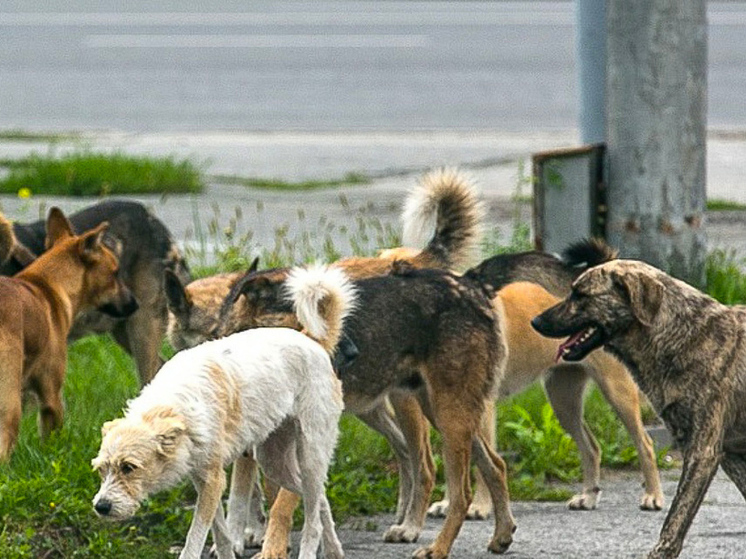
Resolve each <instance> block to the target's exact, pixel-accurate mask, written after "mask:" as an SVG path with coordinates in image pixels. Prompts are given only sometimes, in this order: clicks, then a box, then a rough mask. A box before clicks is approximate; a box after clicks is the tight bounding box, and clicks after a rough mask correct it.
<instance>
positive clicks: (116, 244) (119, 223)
mask: <svg viewBox="0 0 746 559" xmlns="http://www.w3.org/2000/svg"><path fill="white" fill-rule="evenodd" d="M104 221H106V222H108V223H109V228H108V230H107V232H106V235H105V237H104V242H105V243H106V244H107V245H108V246H109V247H110V248H111V249H112V250H113V251H114V252H116V253H117V256H118V257H119V268H120V276H121V278H122V281H123V282H124V284H125V285H126V286H127V287H128V288H129V289H130V290H131V291H132V293H133V294H134V296H135V297H136V298H137V300H138V301H139V302H140V309H139V310H138V311H137V312H136V313H134V314H132V315H131V316H129V317H127V318H124V319H122V318H119V319H117V318H114V317H112V316H110V315H108V314H106V313H102V312H100V311H98V310H94V309H90V310H88V311H86V312H84V313H81V314H80V315H78V316H76V317H75V322H74V324H73V327H72V329H71V330H70V339H71V340H74V339H77V338H80V337H82V336H85V335H88V334H90V333H104V332H111V334H112V335H113V336H114V339H115V340H116V341H117V343H118V344H119V345H121V346H122V347H123V348H124V349H125V351H127V352H128V353H129V354H130V355H132V357H133V358H134V360H135V364H136V365H137V370H138V372H139V374H140V380H141V382H142V383H146V382H148V381H149V380H150V379H151V378H152V377H153V375H154V374H155V372H156V371H157V370H158V368H159V367H160V366H161V365H162V364H163V360H162V359H161V357H160V355H159V351H160V347H161V341H162V339H163V336H164V334H165V332H166V324H167V320H168V314H167V310H166V297H165V293H164V289H163V273H164V270H171V271H173V273H175V274H176V276H177V277H179V278H180V280H181V281H182V282H186V281H188V280H189V270H188V268H187V266H186V263H185V262H184V259H183V258H182V256H181V254H180V253H179V250H178V249H177V247H176V244H175V243H174V241H173V239H172V238H171V234H170V232H169V231H168V229H167V228H166V227H165V226H164V225H163V223H161V222H160V221H159V220H158V219H156V218H155V217H154V216H153V215H152V214H151V213H150V212H148V211H147V210H146V209H145V207H144V206H143V205H142V204H139V203H137V202H130V201H123V200H107V201H104V202H100V203H98V204H94V205H93V206H90V207H88V208H85V209H83V210H81V211H79V212H76V213H73V214H71V215H70V223H71V224H72V227H73V231H77V232H78V233H82V232H84V231H89V230H91V229H94V228H96V227H98V225H100V224H101V223H102V222H104ZM1 223H2V219H0V224H1ZM3 231H6V232H7V230H6V229H5V228H4V227H0V256H2V254H4V253H5V254H9V256H8V258H7V259H5V260H3V259H2V258H0V274H2V275H8V276H10V275H13V274H16V273H18V272H19V271H20V270H22V269H23V268H25V267H26V266H28V265H29V264H30V263H31V262H32V261H33V260H34V259H35V258H36V257H37V256H38V255H40V254H42V253H43V252H44V250H45V246H44V235H45V232H44V222H43V221H36V222H33V223H14V224H13V230H12V233H13V236H12V237H9V236H8V235H7V234H3Z"/></svg>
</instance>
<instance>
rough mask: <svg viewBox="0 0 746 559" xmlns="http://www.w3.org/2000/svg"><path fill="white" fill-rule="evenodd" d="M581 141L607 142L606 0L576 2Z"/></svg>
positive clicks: (576, 45)
mask: <svg viewBox="0 0 746 559" xmlns="http://www.w3.org/2000/svg"><path fill="white" fill-rule="evenodd" d="M575 52H576V59H577V61H578V100H579V107H578V125H579V128H580V141H581V143H584V144H600V143H603V142H605V141H606V0H576V1H575Z"/></svg>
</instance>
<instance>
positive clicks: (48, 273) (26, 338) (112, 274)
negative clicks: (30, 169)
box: [0, 208, 137, 461]
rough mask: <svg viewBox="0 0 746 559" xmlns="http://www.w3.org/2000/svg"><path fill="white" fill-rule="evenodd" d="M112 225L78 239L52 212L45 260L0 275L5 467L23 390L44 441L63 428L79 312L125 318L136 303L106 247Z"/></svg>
mask: <svg viewBox="0 0 746 559" xmlns="http://www.w3.org/2000/svg"><path fill="white" fill-rule="evenodd" d="M106 227H107V225H106V224H102V225H100V226H99V227H98V228H96V229H94V230H93V231H89V232H88V233H85V234H83V235H81V236H79V237H76V236H75V235H74V234H73V232H72V228H71V226H70V223H69V222H68V221H67V219H66V218H65V216H64V215H63V214H62V212H61V211H60V210H59V209H57V208H52V209H51V210H50V212H49V218H48V219H47V243H48V246H49V247H50V248H49V250H48V251H47V252H45V253H44V254H43V255H42V256H41V257H39V258H38V259H37V260H36V261H34V262H33V263H32V264H31V265H29V266H28V267H27V268H25V269H24V270H23V271H21V272H20V273H18V274H17V275H16V276H15V277H13V278H6V277H0V300H2V302H3V303H2V305H0V461H4V460H7V459H8V458H9V457H10V454H11V452H12V450H13V447H14V446H15V444H16V440H17V437H18V429H19V425H20V420H21V407H22V392H23V391H24V390H28V391H31V392H33V393H34V394H35V395H36V396H37V398H38V399H39V403H40V407H39V427H40V431H41V434H42V436H43V437H46V436H47V435H48V434H49V433H50V432H51V431H52V430H53V429H55V428H57V427H59V426H60V425H61V424H62V417H63V404H62V384H63V381H64V379H65V367H66V361H67V337H68V334H69V332H70V328H71V326H72V324H73V319H74V318H75V316H76V315H77V314H78V313H79V312H83V311H86V310H88V309H92V308H94V307H98V308H101V309H103V310H105V311H106V312H109V313H110V314H112V315H113V316H117V317H125V316H128V315H129V314H132V313H133V312H134V311H135V310H137V302H136V301H135V299H134V297H133V296H132V294H131V293H130V291H129V289H127V287H126V286H125V285H124V284H123V283H122V282H121V281H120V280H119V279H118V275H117V270H118V262H117V258H116V256H115V255H114V253H113V252H112V251H110V250H109V249H108V248H106V247H105V246H104V245H103V243H102V237H103V235H104V232H105V230H106Z"/></svg>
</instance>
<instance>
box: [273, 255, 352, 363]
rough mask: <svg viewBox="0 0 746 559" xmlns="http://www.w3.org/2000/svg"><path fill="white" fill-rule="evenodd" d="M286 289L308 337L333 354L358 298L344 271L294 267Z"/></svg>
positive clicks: (323, 267)
mask: <svg viewBox="0 0 746 559" xmlns="http://www.w3.org/2000/svg"><path fill="white" fill-rule="evenodd" d="M285 290H286V293H287V296H288V298H289V299H290V300H291V301H292V303H293V308H294V309H295V314H296V316H297V317H298V320H299V321H300V323H301V325H302V326H303V328H304V329H305V332H306V334H307V335H308V336H309V337H311V338H313V339H314V340H316V341H317V342H319V343H320V344H321V346H322V347H323V348H324V349H325V350H326V351H328V352H329V354H333V353H334V349H335V348H336V347H337V343H338V342H339V339H340V337H341V335H342V326H343V325H344V319H345V317H346V316H347V315H348V314H349V312H350V311H351V310H352V309H353V307H354V305H355V298H356V297H355V288H354V286H353V285H352V282H350V280H349V278H348V277H347V276H346V275H345V273H344V271H342V270H341V269H339V268H332V267H328V266H310V267H308V268H293V269H292V270H291V271H290V274H289V275H288V278H287V280H286V281H285Z"/></svg>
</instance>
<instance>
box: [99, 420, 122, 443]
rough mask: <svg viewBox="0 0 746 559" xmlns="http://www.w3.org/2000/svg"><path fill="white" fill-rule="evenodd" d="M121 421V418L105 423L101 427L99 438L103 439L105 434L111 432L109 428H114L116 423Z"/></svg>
mask: <svg viewBox="0 0 746 559" xmlns="http://www.w3.org/2000/svg"><path fill="white" fill-rule="evenodd" d="M120 421H122V418H121V417H120V418H118V419H112V420H111V421H107V422H106V423H104V424H103V425H102V426H101V438H102V439H103V438H104V437H105V436H106V433H108V432H109V431H111V428H112V427H114V426H115V425H116V424H117V423H119V422H120Z"/></svg>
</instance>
